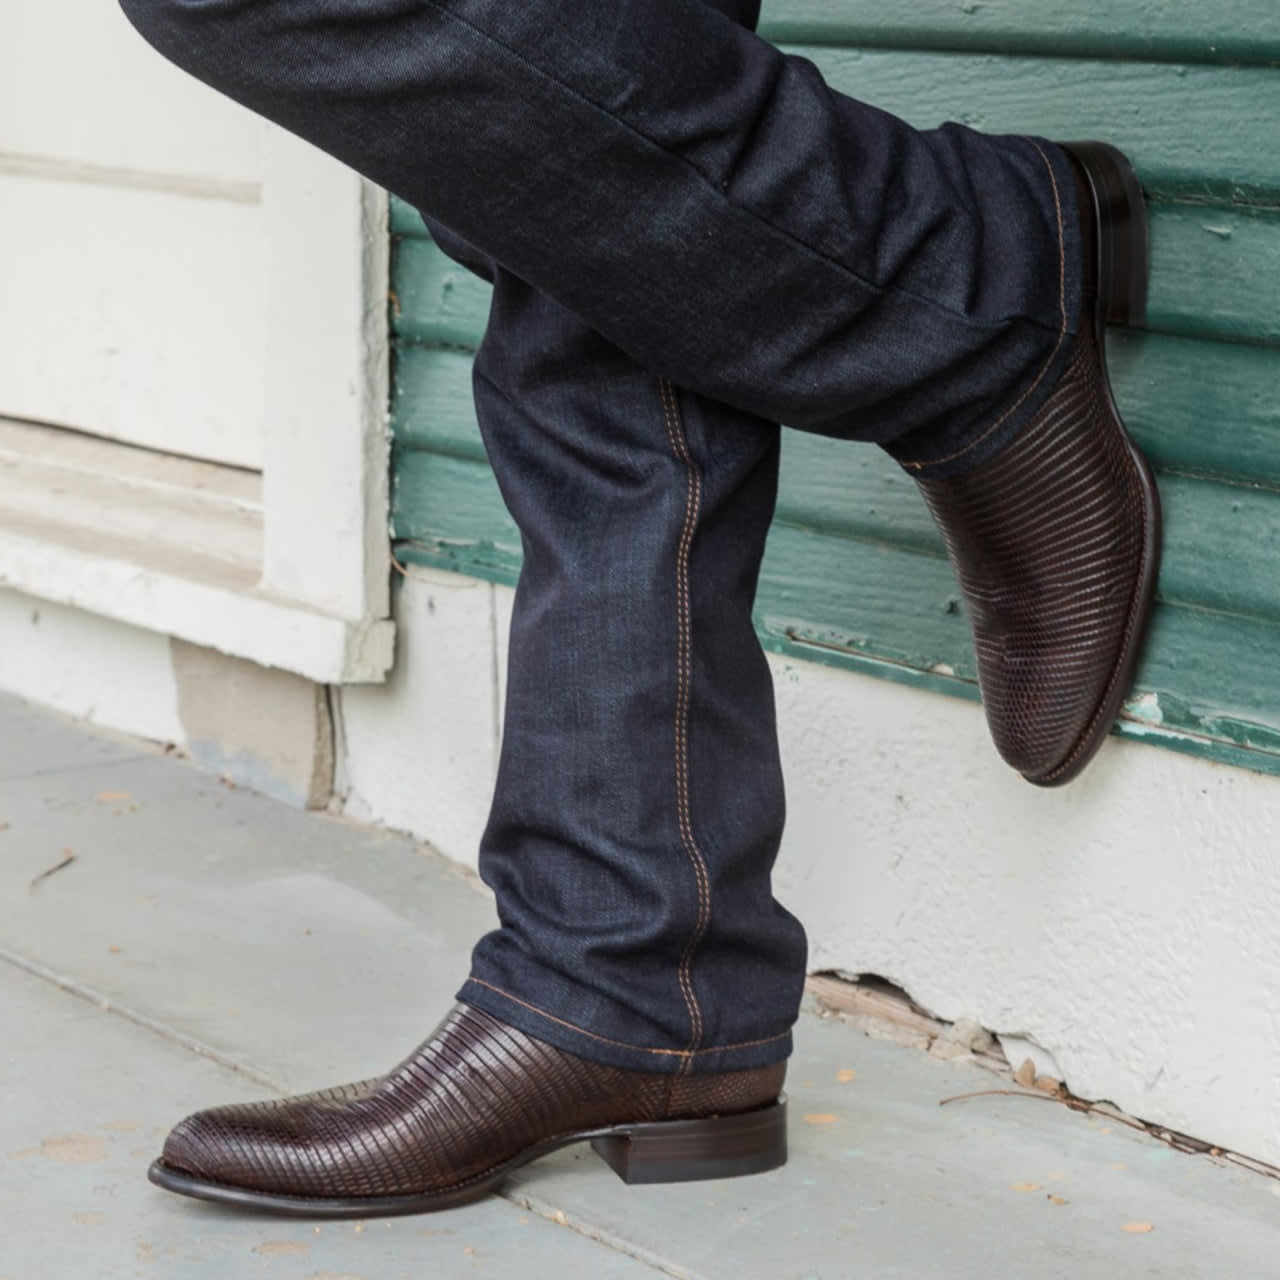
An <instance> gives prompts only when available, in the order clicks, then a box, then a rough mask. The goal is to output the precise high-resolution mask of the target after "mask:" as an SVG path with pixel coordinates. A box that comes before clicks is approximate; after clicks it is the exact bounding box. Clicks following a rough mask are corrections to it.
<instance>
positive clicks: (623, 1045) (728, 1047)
mask: <svg viewBox="0 0 1280 1280" xmlns="http://www.w3.org/2000/svg"><path fill="white" fill-rule="evenodd" d="M467 981H468V982H474V983H475V984H476V986H478V987H484V988H485V989H486V990H488V991H492V992H494V994H495V995H500V996H502V998H503V999H504V1000H510V1001H511V1002H512V1003H513V1004H518V1005H519V1006H520V1007H521V1008H522V1009H528V1010H529V1012H530V1013H536V1014H537V1015H538V1016H539V1017H540V1018H546V1020H547V1021H548V1022H554V1023H555V1024H556V1025H557V1026H559V1027H564V1028H565V1030H567V1031H573V1032H575V1033H576V1034H578V1035H580V1036H586V1038H587V1039H588V1040H598V1041H599V1042H600V1043H601V1044H611V1045H616V1046H617V1047H618V1048H619V1049H631V1050H634V1051H635V1052H636V1053H651V1054H654V1055H656V1056H658V1057H663V1058H697V1057H699V1056H703V1055H706V1054H709V1053H730V1052H732V1051H734V1050H736V1049H757V1048H759V1047H760V1046H761V1045H766V1044H776V1043H777V1042H778V1041H779V1040H785V1039H786V1038H787V1037H788V1036H789V1035H790V1034H791V1032H790V1031H789V1030H788V1031H780V1032H779V1033H778V1034H777V1035H774V1036H763V1037H761V1038H760V1039H759V1040H742V1041H740V1042H739V1043H738V1044H715V1045H708V1046H706V1047H705V1048H702V1049H651V1048H649V1047H648V1046H647V1045H643V1044H632V1043H631V1042H630V1041H629V1040H615V1039H614V1038H613V1037H612V1036H602V1035H598V1034H597V1033H596V1032H594V1031H588V1030H587V1029H586V1028H585V1027H580V1026H578V1025H577V1024H576V1023H573V1022H568V1021H566V1020H565V1019H564V1018H559V1017H557V1016H556V1015H555V1014H554V1013H548V1012H547V1011H546V1010H545V1009H540V1008H539V1007H538V1006H537V1005H536V1004H532V1003H530V1002H529V1001H528V1000H525V999H522V998H521V997H520V996H517V995H514V994H512V992H510V991H506V990H504V989H503V988H502V987H499V986H495V985H494V983H492V982H486V981H485V979H484V978H477V977H476V976H475V975H474V974H472V975H471V976H470V977H469V978H468V979H467ZM464 1003H465V1000H464Z"/></svg>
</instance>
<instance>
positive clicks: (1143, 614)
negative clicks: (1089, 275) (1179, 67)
mask: <svg viewBox="0 0 1280 1280" xmlns="http://www.w3.org/2000/svg"><path fill="white" fill-rule="evenodd" d="M1062 147H1063V150H1065V151H1066V152H1068V153H1069V154H1070V155H1071V156H1072V157H1073V158H1074V159H1075V160H1076V162H1077V163H1078V164H1079V165H1080V168H1081V169H1082V170H1083V171H1084V173H1085V176H1086V178H1087V179H1088V182H1089V187H1090V190H1091V191H1092V194H1093V204H1094V212H1095V216H1096V219H1097V228H1098V302H1097V306H1096V308H1095V313H1094V324H1095V330H1096V333H1097V339H1098V351H1099V354H1100V356H1101V362H1102V383H1103V389H1104V391H1105V393H1106V400H1107V408H1108V410H1109V412H1110V416H1111V421H1112V423H1113V424H1114V428H1115V429H1116V430H1118V431H1119V432H1120V434H1121V436H1122V437H1123V439H1124V443H1125V447H1126V448H1127V449H1128V451H1129V457H1130V458H1131V459H1132V460H1133V465H1134V470H1135V472H1136V473H1137V478H1138V484H1139V488H1140V490H1141V493H1142V504H1143V513H1144V526H1145V527H1144V535H1143V548H1142V561H1141V564H1140V565H1139V570H1138V580H1137V584H1136V586H1135V589H1134V593H1133V599H1132V601H1131V604H1130V607H1129V621H1128V625H1127V627H1126V629H1125V636H1124V640H1123V643H1122V646H1121V650H1120V656H1119V658H1118V659H1117V661H1116V665H1115V669H1114V671H1113V672H1112V676H1111V680H1110V682H1109V683H1108V685H1107V689H1106V692H1105V693H1104V694H1103V696H1102V700H1101V701H1100V702H1099V704H1098V708H1097V710H1096V711H1095V712H1094V715H1093V718H1092V719H1091V720H1090V722H1089V727H1088V728H1087V729H1086V731H1085V733H1084V735H1083V736H1082V737H1081V739H1080V740H1079V742H1078V743H1077V744H1076V746H1075V747H1074V748H1073V750H1072V751H1071V754H1070V755H1068V756H1067V758H1066V759H1065V760H1064V761H1063V762H1062V763H1061V764H1059V765H1057V766H1056V767H1055V768H1054V769H1052V770H1051V771H1050V772H1049V773H1046V774H1042V775H1038V776H1036V777H1031V776H1030V775H1024V777H1026V778H1027V781H1028V782H1033V783H1035V784H1036V786H1040V787H1059V786H1062V785H1063V783H1066V782H1070V781H1071V780H1072V779H1073V778H1075V777H1076V776H1078V775H1079V773H1080V772H1081V771H1082V770H1083V769H1084V767H1085V766H1086V765H1087V764H1088V763H1089V761H1090V760H1092V759H1093V757H1094V755H1095V754H1096V753H1097V751H1098V749H1099V748H1100V747H1101V746H1102V744H1103V742H1104V741H1105V740H1106V737H1107V735H1108V734H1109V733H1110V732H1111V729H1112V727H1113V725H1114V724H1115V721H1116V717H1117V716H1118V715H1119V714H1120V709H1121V707H1122V706H1123V705H1124V701H1125V698H1126V697H1127V696H1128V693H1129V690H1130V688H1131V687H1132V685H1133V678H1134V675H1135V674H1136V671H1137V666H1138V658H1139V656H1140V654H1141V650H1142V641H1143V638H1144V636H1145V634H1146V628H1147V623H1148V621H1149V620H1150V616H1151V606H1152V604H1153V602H1154V600H1155V590H1156V580H1157V578H1158V576H1159V572H1160V533H1161V517H1160V494H1159V491H1158V490H1157V488H1156V482H1155V477H1154V475H1152V472H1151V467H1150V466H1149V465H1148V463H1147V460H1146V459H1145V458H1144V457H1143V456H1142V454H1141V452H1139V450H1138V447H1137V446H1136V445H1135V444H1134V443H1133V441H1132V440H1131V439H1130V438H1129V433H1128V431H1127V430H1126V429H1125V425H1124V419H1123V418H1121V416H1120V410H1119V408H1118V406H1117V405H1116V402H1115V397H1114V395H1113V394H1112V390H1111V377H1110V374H1109V372H1108V369H1107V348H1106V339H1105V329H1106V326H1107V325H1108V324H1114V325H1122V326H1126V327H1130V328H1139V327H1141V325H1142V324H1143V322H1144V321H1145V320H1146V312H1147V280H1148V277H1149V273H1150V240H1149V236H1148V230H1147V214H1146V204H1145V201H1144V199H1143V195H1142V186H1141V184H1140V183H1139V182H1138V176H1137V174H1136V173H1134V171H1133V166H1132V165H1131V164H1130V163H1129V161H1128V159H1127V158H1126V156H1125V155H1124V154H1123V153H1122V152H1120V151H1118V150H1117V149H1116V148H1115V147H1112V146H1109V145H1107V144H1106V143H1104V142H1068V143H1063V144H1062Z"/></svg>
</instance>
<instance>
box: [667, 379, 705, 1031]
mask: <svg viewBox="0 0 1280 1280" xmlns="http://www.w3.org/2000/svg"><path fill="white" fill-rule="evenodd" d="M658 391H659V395H660V396H661V398H662V416H663V421H664V424H665V426H666V429H667V439H668V440H669V441H670V442H671V449H672V452H673V453H674V454H675V456H676V459H677V460H678V461H679V462H681V463H683V464H684V468H685V476H686V484H687V497H686V500H685V518H684V528H683V529H682V530H681V534H680V545H679V550H678V551H677V555H676V612H677V636H676V717H675V749H676V813H677V818H678V822H679V826H680V839H681V842H682V844H683V845H684V849H685V853H686V854H687V855H688V858H689V862H690V865H691V866H692V868H693V874H694V880H695V882H696V884H697V889H698V918H697V921H696V923H695V925H694V930H693V933H692V934H691V935H690V937H689V941H688V942H687V943H686V945H685V949H684V953H683V955H682V956H681V957H680V968H679V973H678V977H679V982H680V989H681V991H682V992H683V993H684V999H685V1004H686V1005H687V1006H688V1009H689V1018H690V1023H691V1034H690V1038H689V1045H688V1049H687V1050H686V1052H688V1053H690V1054H692V1053H694V1052H696V1051H697V1048H698V1045H699V1042H700V1041H701V1040H702V1035H703V1022H702V1009H701V1007H700V1006H699V1004H698V997H697V993H696V991H695V990H694V987H693V974H692V967H693V955H694V952H695V951H696V950H697V947H698V944H699V943H700V942H701V941H702V939H703V937H704V936H705V935H706V931H707V926H708V924H709V923H710V920H711V882H710V876H709V874H708V872H707V865H706V860H705V859H704V857H703V855H702V850H701V849H700V848H699V847H698V842H697V840H696V839H695V837H694V834H693V817H692V806H691V803H690V799H689V708H690V702H691V698H692V685H693V652H692V650H693V618H692V607H691V603H690V591H689V553H690V549H691V547H692V545H693V533H694V529H695V527H696V525H697V518H698V512H699V509H700V507H701V504H702V477H701V475H700V474H699V472H698V469H697V467H696V466H695V465H694V462H693V458H692V456H691V454H690V452H689V445H688V441H687V440H686V439H685V437H684V432H683V427H682V423H681V420H680V406H679V401H678V400H677V399H676V393H675V389H674V388H673V387H672V385H671V383H670V382H668V381H667V380H666V379H659V381H658Z"/></svg>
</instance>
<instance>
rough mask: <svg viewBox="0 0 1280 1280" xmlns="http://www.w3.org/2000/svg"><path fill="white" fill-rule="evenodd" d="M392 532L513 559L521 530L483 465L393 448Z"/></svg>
mask: <svg viewBox="0 0 1280 1280" xmlns="http://www.w3.org/2000/svg"><path fill="white" fill-rule="evenodd" d="M391 536H392V538H394V539H395V540H396V541H397V542H423V543H432V544H441V545H445V546H454V545H456V546H458V547H460V548H473V549H474V548H481V549H486V548H487V549H488V550H490V551H492V552H493V553H494V555H495V562H498V563H500V562H503V561H504V559H505V560H506V561H511V562H515V563H518V561H519V557H520V533H519V530H518V529H517V528H516V526H515V522H514V521H513V520H512V519H511V517H510V515H508V513H507V508H506V506H505V505H504V504H503V501H502V495H501V494H500V493H499V492H498V482H497V480H495V479H494V476H493V472H492V471H491V470H490V469H489V467H488V466H486V465H482V464H480V463H477V462H468V461H466V460H465V459H461V458H448V457H444V456H443V455H441V454H436V453H421V452H416V451H415V452H410V453H407V454H401V453H399V452H397V455H396V459H395V479H394V481H393V483H392V487H391Z"/></svg>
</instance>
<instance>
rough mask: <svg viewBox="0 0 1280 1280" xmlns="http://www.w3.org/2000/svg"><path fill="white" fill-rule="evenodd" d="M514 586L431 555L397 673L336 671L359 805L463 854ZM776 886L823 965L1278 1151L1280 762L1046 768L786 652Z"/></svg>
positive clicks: (942, 709)
mask: <svg viewBox="0 0 1280 1280" xmlns="http://www.w3.org/2000/svg"><path fill="white" fill-rule="evenodd" d="M510 601H511V593H510V592H509V591H508V590H506V589H505V588H500V587H491V586H488V585H486V584H482V583H476V582H472V581H470V580H468V579H459V578H454V577H452V576H450V575H446V574H430V573H417V572H415V575H414V577H413V579H411V580H410V581H409V582H407V583H406V584H405V586H404V589H403V591H402V592H401V594H400V599H399V609H398V613H399V625H400V628H401V630H400V633H399V634H400V641H401V649H400V651H399V653H398V656H397V669H396V675H395V677H394V679H393V682H392V684H391V685H389V686H388V687H387V688H386V689H367V688H358V687H353V688H349V689H346V690H344V691H343V693H342V697H341V701H342V708H343V717H342V718H343V721H344V725H345V751H346V760H345V773H346V778H345V786H346V788H347V789H348V795H347V807H348V811H349V812H350V813H351V814H352V815H353V816H355V817H358V818H361V819H364V820H370V821H381V822H386V823H388V824H390V825H393V826H397V827H402V828H406V829H409V830H412V831H414V832H416V833H417V834H419V835H420V836H422V837H424V838H426V839H428V840H430V841H431V842H432V843H434V844H435V845H436V846H437V847H439V848H441V849H442V850H443V851H444V852H445V853H447V854H448V855H449V856H450V857H453V858H455V859H457V860H458V861H460V862H463V863H466V864H468V865H474V863H475V852H476V844H477V841H478V838H479V834H480V831H481V829H482V827H483V824H484V820H485V815H486V810H487V806H488V800H489V789H490V787H491V785H492V780H493V776H494V768H495V763H496V756H497V745H498V722H497V711H496V708H497V706H498V705H499V698H500V693H501V689H500V682H499V678H498V672H499V671H500V669H501V667H502V666H503V665H505V634H506V623H507V619H508V618H509V615H510ZM773 669H774V677H775V684H776V688H777V694H778V704H779V713H780V721H781V732H782V746H783V754H784V760H785V764H786V770H787V780H788V788H789V805H788V812H789V823H788V829H787V836H786V840H785V842H784V848H783V852H782V857H781V859H780V864H779V871H778V875H777V885H776V888H777V893H778V896H779V897H780V898H781V899H782V900H783V901H784V902H785V903H786V904H787V905H788V906H789V907H790V908H791V909H792V910H793V911H795V912H796V913H797V914H798V915H799V916H800V917H801V919H803V920H804V922H805V924H806V926H807V927H808V929H809V934H810V944H811V956H810V967H811V968H812V969H831V968H839V969H843V970H848V971H851V972H855V973H875V974H879V975H881V976H883V977H886V978H889V979H891V980H892V981H894V982H896V983H898V984H900V985H901V986H903V987H904V988H906V990H907V991H909V992H910V993H911V995H912V996H913V997H914V998H915V999H916V1000H918V1001H919V1002H920V1003H921V1004H923V1005H925V1006H926V1007H928V1008H929V1009H930V1010H931V1011H932V1012H934V1013H936V1014H937V1015H939V1016H941V1017H944V1018H948V1019H957V1018H960V1017H966V1016H967V1017H972V1018H975V1019H977V1020H978V1021H979V1022H981V1023H982V1024H983V1025H985V1026H987V1027H989V1028H991V1029H993V1030H995V1031H998V1032H1002V1033H1006V1034H1023V1035H1027V1036H1029V1037H1031V1038H1033V1039H1034V1040H1035V1041H1037V1042H1038V1043H1039V1044H1041V1045H1042V1046H1044V1048H1046V1049H1047V1050H1048V1051H1049V1052H1050V1053H1051V1054H1052V1055H1053V1058H1054V1059H1055V1060H1056V1062H1057V1065H1058V1068H1059V1069H1060V1071H1061V1072H1062V1074H1063V1075H1064V1077H1065V1079H1066V1080H1067V1083H1068V1085H1069V1086H1070V1088H1071V1089H1073V1090H1074V1091H1075V1092H1076V1093H1078V1094H1080V1095H1081V1096H1083V1097H1089V1098H1106V1099H1110V1100H1111V1101H1113V1102H1115V1103H1116V1104H1118V1105H1119V1106H1121V1107H1123V1108H1124V1109H1125V1110H1127V1111H1129V1112H1130V1113H1132V1114H1134V1115H1137V1116H1140V1117H1142V1118H1144V1119H1148V1120H1154V1121H1158V1122H1160V1123H1163V1124H1166V1125H1169V1126H1171V1127H1173V1128H1175V1129H1178V1130H1181V1131H1183V1132H1187V1133H1191V1134H1193V1135H1195V1136H1197V1137H1200V1138H1203V1139H1205V1140H1207V1141H1210V1142H1215V1143H1218V1144H1220V1145H1223V1146H1225V1147H1228V1148H1230V1149H1233V1150H1237V1151H1240V1152H1243V1153H1245V1154H1248V1155H1251V1156H1254V1157H1255V1158H1259V1159H1263V1160H1268V1161H1270V1162H1273V1163H1280V1091H1277V1088H1276V1084H1277V1069H1276V1065H1275V1064H1276V1063H1277V1062H1280V1006H1278V1005H1277V1003H1276V1000H1275V992H1276V991H1277V990H1280V947H1277V945H1276V943H1275V940H1274V938H1275V930H1274V924H1273V922H1274V921H1275V920H1276V919H1277V918H1280V859H1277V857H1276V853H1277V849H1278V847H1280V781H1277V780H1275V779H1271V778H1264V777H1260V776H1257V775H1254V774H1250V773H1246V772H1244V771H1242V770H1238V769H1230V768H1226V767H1224V766H1218V765H1212V764H1207V763H1205V762H1203V761H1200V760H1196V759H1192V758H1189V757H1185V756H1180V755H1176V754H1174V753H1173V752H1169V751H1164V750H1159V749H1154V748H1151V747H1144V746H1142V745H1139V744H1134V743H1127V742H1120V741H1115V740H1113V741H1111V742H1109V743H1108V744H1107V746H1106V748H1105V749H1104V751H1103V753H1102V755H1101V756H1100V757H1099V759H1098V761H1097V762H1096V763H1095V764H1094V766H1093V767H1092V768H1091V770H1090V771H1089V772H1088V773H1087V774H1086V775H1085V776H1084V777H1083V778H1082V779H1081V780H1080V781H1078V782H1076V783H1075V784H1073V785H1071V786H1069V787H1067V788H1065V789H1063V790H1058V791H1043V790H1039V789H1037V788H1034V787H1031V786H1029V785H1028V784H1026V783H1025V782H1023V781H1022V780H1021V779H1020V778H1018V777H1017V776H1016V775H1014V774H1012V773H1011V772H1010V771H1009V770H1008V769H1007V768H1006V767H1005V766H1004V765H1003V764H1002V763H1001V762H1000V760H999V759H998V758H997V756H996V754H995V752H994V749H993V748H992V747H991V745H990V743H989V740H988V738H987V733H986V727H985V723H984V720H983V717H982V712H981V709H980V708H978V707H976V706H974V705H971V704H968V703H963V702H959V701H956V700H953V699H949V698H943V697H938V696H936V695H931V694H927V693H921V692H917V691H914V690H909V689H904V688H902V687H899V686H896V685H892V684H888V683H885V682H882V681H878V680H874V679H870V678H866V677H860V676H856V675H852V674H848V673H845V672H841V671H836V670H834V669H832V668H829V667H822V666H816V665H811V664H807V663H795V662H787V661H782V660H775V661H774V663H773Z"/></svg>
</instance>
